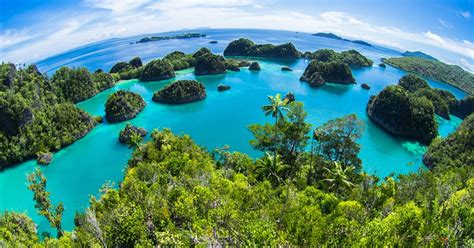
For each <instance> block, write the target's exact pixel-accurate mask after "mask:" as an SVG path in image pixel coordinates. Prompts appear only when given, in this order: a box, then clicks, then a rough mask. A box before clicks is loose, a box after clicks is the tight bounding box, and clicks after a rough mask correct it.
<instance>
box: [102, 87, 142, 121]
mask: <svg viewBox="0 0 474 248" xmlns="http://www.w3.org/2000/svg"><path fill="white" fill-rule="evenodd" d="M144 107H145V101H144V100H143V98H142V97H141V96H140V95H139V94H136V93H133V92H130V91H125V90H119V91H117V92H115V93H113V94H112V95H111V96H110V97H109V99H107V102H106V103H105V118H106V119H107V121H108V122H121V121H126V120H129V119H132V118H135V116H137V115H138V113H140V112H141V111H142V110H143V108H144Z"/></svg>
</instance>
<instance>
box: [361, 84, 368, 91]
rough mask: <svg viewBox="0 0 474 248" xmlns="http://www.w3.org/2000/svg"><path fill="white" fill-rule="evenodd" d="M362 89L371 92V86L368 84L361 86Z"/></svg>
mask: <svg viewBox="0 0 474 248" xmlns="http://www.w3.org/2000/svg"><path fill="white" fill-rule="evenodd" d="M360 87H362V89H366V90H370V85H368V84H367V83H363V84H361V85H360Z"/></svg>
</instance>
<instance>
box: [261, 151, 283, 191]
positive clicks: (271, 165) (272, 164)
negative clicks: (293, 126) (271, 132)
mask: <svg viewBox="0 0 474 248" xmlns="http://www.w3.org/2000/svg"><path fill="white" fill-rule="evenodd" d="M286 168H288V165H285V164H283V162H282V161H281V160H280V155H276V157H274V156H273V155H271V154H270V153H268V152H265V155H264V156H263V157H262V158H259V159H258V160H257V163H256V169H255V171H256V172H257V175H259V176H262V177H263V178H266V179H271V178H273V180H272V181H276V182H277V183H283V184H284V183H285V182H284V181H283V179H282V178H281V177H280V173H281V171H284V170H285V169H286Z"/></svg>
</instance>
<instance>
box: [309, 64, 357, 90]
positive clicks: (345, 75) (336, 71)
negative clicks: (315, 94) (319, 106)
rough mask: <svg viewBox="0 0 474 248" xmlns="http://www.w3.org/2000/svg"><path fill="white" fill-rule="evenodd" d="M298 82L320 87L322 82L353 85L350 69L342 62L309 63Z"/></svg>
mask: <svg viewBox="0 0 474 248" xmlns="http://www.w3.org/2000/svg"><path fill="white" fill-rule="evenodd" d="M300 81H304V82H308V83H309V85H310V86H313V87H316V86H321V85H323V84H324V82H331V83H337V84H354V83H355V79H354V77H353V76H352V72H351V69H350V68H349V66H348V65H347V64H346V63H342V62H318V61H317V60H313V61H311V63H309V64H308V66H307V67H306V69H305V71H304V73H303V75H302V76H301V78H300Z"/></svg>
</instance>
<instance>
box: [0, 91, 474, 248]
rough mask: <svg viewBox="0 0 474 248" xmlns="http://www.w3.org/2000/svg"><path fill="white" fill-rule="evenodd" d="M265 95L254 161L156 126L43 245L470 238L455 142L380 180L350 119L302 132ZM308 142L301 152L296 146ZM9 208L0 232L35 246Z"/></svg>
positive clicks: (462, 242)
mask: <svg viewBox="0 0 474 248" xmlns="http://www.w3.org/2000/svg"><path fill="white" fill-rule="evenodd" d="M394 87H398V88H400V87H399V86H394ZM402 90H403V89H402ZM269 100H270V102H269V104H268V105H266V106H264V107H262V110H263V111H264V113H265V114H268V115H269V116H271V117H272V118H274V119H275V122H274V124H265V125H263V126H262V125H257V126H254V127H255V128H252V127H251V130H256V129H260V130H261V131H258V132H253V133H254V135H255V142H254V141H252V144H261V145H257V146H256V147H257V148H258V149H261V150H262V151H265V155H264V156H263V157H262V158H260V159H258V160H257V161H254V160H253V159H251V158H250V157H248V156H247V155H245V154H242V153H238V152H230V151H228V149H227V148H222V149H217V150H216V151H215V152H213V153H209V152H207V151H206V150H204V149H203V148H201V147H200V146H198V145H196V144H195V143H194V142H193V141H192V140H191V138H190V137H189V136H187V135H182V136H177V135H174V134H172V133H171V131H170V130H168V129H164V130H162V131H158V130H155V131H154V132H153V133H152V135H151V136H152V139H151V141H149V142H148V143H146V144H143V145H141V146H139V148H137V149H136V151H135V152H134V153H133V156H132V159H131V160H130V161H129V163H128V168H127V170H126V172H125V177H124V180H123V182H122V183H121V184H120V187H119V188H118V189H117V188H114V187H104V188H103V192H104V194H103V195H102V196H101V197H100V198H98V199H97V198H94V197H93V198H91V201H90V206H89V208H88V209H87V210H86V211H85V212H84V213H82V214H78V215H77V216H76V218H75V224H76V228H75V229H74V231H73V234H70V233H65V235H64V236H63V237H62V238H61V239H59V240H58V239H53V238H46V239H45V241H44V243H43V244H44V245H52V244H55V245H57V246H59V245H62V246H71V245H74V246H82V247H84V246H86V247H90V246H92V247H94V246H102V247H105V246H108V247H134V246H137V245H138V246H140V247H148V246H160V245H186V246H190V245H215V246H223V245H232V246H240V245H242V246H250V245H257V246H263V245H271V246H277V245H287V246H338V247H348V246H357V247H358V246H362V247H385V246H387V247H394V246H400V247H406V246H409V247H420V246H423V247H424V246H430V247H431V246H435V247H438V246H455V247H457V246H461V247H469V246H472V244H473V243H474V240H473V238H472V237H473V234H474V233H473V230H474V219H473V218H472V205H473V203H474V198H473V195H474V173H473V170H472V166H470V165H469V164H464V161H463V160H459V161H458V159H459V157H458V156H456V155H455V154H456V152H457V151H458V150H455V149H454V150H451V151H452V152H453V153H452V154H451V155H454V156H450V157H449V158H447V157H446V158H445V160H444V161H443V162H440V163H439V164H438V165H437V166H436V168H434V169H433V170H432V171H427V170H422V171H420V172H419V173H416V174H410V175H405V176H399V178H398V180H394V179H393V178H391V177H388V178H385V180H384V181H382V182H379V181H378V179H377V178H375V177H372V176H369V175H367V174H364V173H360V172H358V170H357V169H355V167H356V165H357V164H358V163H360V160H357V153H358V151H359V147H358V145H357V143H356V141H357V140H358V139H359V138H360V136H361V134H362V132H363V126H361V122H360V121H359V120H358V119H357V117H356V116H354V115H350V116H346V117H343V118H340V119H337V120H334V121H330V122H328V123H326V124H325V125H323V126H321V127H319V128H318V129H317V130H316V132H314V135H313V136H312V137H310V136H308V135H307V133H308V129H309V128H310V127H309V124H307V123H306V121H305V116H306V113H305V112H304V110H303V104H302V103H299V102H296V101H295V102H292V103H288V102H287V100H284V99H281V98H280V97H279V96H278V95H277V96H275V97H270V98H269ZM472 120H473V119H472V117H470V118H467V119H466V121H465V123H466V122H472ZM471 124H472V123H471ZM473 131H474V130H473V129H472V126H470V127H468V126H467V124H463V125H462V126H461V127H460V129H459V130H458V132H456V135H458V137H459V138H466V139H467V140H469V137H472V135H473ZM459 135H461V136H462V137H461V136H459ZM466 135H467V136H466ZM448 139H449V138H448ZM308 142H311V143H314V144H313V145H312V149H311V150H310V151H306V150H305V149H303V147H304V146H305V144H306V143H308ZM453 142H456V141H453ZM462 142H465V141H462ZM462 152H464V151H462ZM354 159H355V160H354ZM445 163H447V164H446V165H445ZM451 163H454V164H456V165H457V166H455V167H451V166H448V165H449V164H451ZM11 215H12V214H11V213H6V214H4V215H3V216H2V217H1V218H0V235H3V236H7V235H8V234H9V233H19V234H21V236H14V237H13V238H7V239H5V240H6V241H4V242H9V243H8V244H12V245H20V244H23V245H25V244H28V243H30V244H31V243H35V244H36V243H37V242H38V240H37V238H36V237H35V236H34V235H33V233H34V230H31V229H28V228H22V229H21V230H19V229H18V225H19V224H20V223H18V221H17V220H16V219H15V218H11ZM13 215H16V214H13ZM25 225H30V226H31V221H30V220H28V219H25V222H24V223H21V226H25ZM11 236H12V235H8V236H7V237H11ZM18 237H22V238H18ZM23 237H24V238H23ZM43 244H37V245H43Z"/></svg>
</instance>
